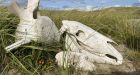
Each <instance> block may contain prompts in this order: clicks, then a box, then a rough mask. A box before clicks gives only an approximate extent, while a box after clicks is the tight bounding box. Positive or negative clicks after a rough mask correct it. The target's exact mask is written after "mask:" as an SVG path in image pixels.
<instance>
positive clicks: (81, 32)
mask: <svg viewBox="0 0 140 75" xmlns="http://www.w3.org/2000/svg"><path fill="white" fill-rule="evenodd" d="M82 34H84V32H83V31H82V30H78V32H77V33H76V34H75V35H76V36H80V35H82Z"/></svg>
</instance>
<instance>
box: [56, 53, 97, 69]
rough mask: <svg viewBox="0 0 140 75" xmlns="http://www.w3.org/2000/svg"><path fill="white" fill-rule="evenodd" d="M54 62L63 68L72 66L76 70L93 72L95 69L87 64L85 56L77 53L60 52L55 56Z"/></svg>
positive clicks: (90, 64) (92, 65)
mask: <svg viewBox="0 0 140 75" xmlns="http://www.w3.org/2000/svg"><path fill="white" fill-rule="evenodd" d="M55 58H56V62H57V64H58V65H59V66H64V68H66V67H69V66H74V67H75V68H76V69H78V70H84V71H93V70H95V69H96V67H95V65H94V64H92V63H91V62H89V61H88V60H87V59H85V58H86V56H85V55H83V54H82V53H78V52H71V51H62V52H59V53H58V54H57V55H56V56H55Z"/></svg>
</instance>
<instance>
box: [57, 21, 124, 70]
mask: <svg viewBox="0 0 140 75" xmlns="http://www.w3.org/2000/svg"><path fill="white" fill-rule="evenodd" d="M62 22H63V26H62V27H61V29H60V32H61V34H64V33H65V34H66V36H65V47H66V49H67V50H68V51H69V53H70V54H71V56H70V57H68V58H67V59H68V60H73V59H74V58H71V57H72V55H73V52H77V53H81V56H82V55H83V56H86V57H85V59H86V60H85V61H88V62H91V63H105V64H112V65H120V64H122V61H123V57H122V55H121V54H120V53H119V52H118V51H117V50H116V49H115V48H114V47H113V44H114V45H117V43H116V42H114V41H113V40H111V39H110V38H107V37H106V36H104V35H102V34H100V33H98V32H97V31H95V30H93V29H91V28H90V27H88V26H86V25H84V24H82V23H80V22H76V21H68V20H64V21H62ZM58 54H59V53H58ZM61 56H63V54H62V53H60V54H59V55H56V60H57V61H59V62H60V61H61V59H62V57H61ZM59 62H58V63H59ZM58 65H60V64H58ZM60 66H61V65H60ZM87 67H88V66H85V68H87Z"/></svg>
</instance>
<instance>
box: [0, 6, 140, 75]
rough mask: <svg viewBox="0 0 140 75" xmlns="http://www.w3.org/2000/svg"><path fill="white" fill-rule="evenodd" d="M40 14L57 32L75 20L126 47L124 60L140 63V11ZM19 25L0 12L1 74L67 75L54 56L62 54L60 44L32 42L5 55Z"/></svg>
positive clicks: (116, 9)
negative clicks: (48, 44)
mask: <svg viewBox="0 0 140 75" xmlns="http://www.w3.org/2000/svg"><path fill="white" fill-rule="evenodd" d="M40 13H41V15H46V16H49V17H50V18H51V19H52V20H53V21H54V22H55V24H56V25H57V27H58V28H60V27H61V25H62V22H61V21H62V20H74V21H79V22H81V23H83V24H86V25H88V26H90V27H91V28H93V29H95V30H96V31H98V32H100V33H102V34H104V35H106V36H108V37H110V38H112V39H113V40H114V41H116V42H117V43H118V44H120V45H124V46H125V47H127V50H126V51H125V52H126V56H125V57H126V58H128V59H130V60H131V61H133V62H136V63H140V8H109V9H104V10H99V11H94V12H93V11H92V12H80V11H75V10H73V11H49V10H41V11H40ZM136 20H138V21H137V22H136ZM18 22H19V19H18V18H17V17H16V16H14V15H12V14H10V13H9V12H8V10H7V9H6V8H0V73H1V74H2V75H7V74H8V73H10V74H11V73H14V72H13V71H16V73H22V75H25V74H26V75H27V74H31V75H39V74H44V73H46V74H47V75H52V74H54V75H68V74H69V73H70V72H69V70H67V69H66V70H64V69H62V68H57V66H56V63H55V59H54V57H55V54H56V53H57V52H59V51H60V50H63V45H61V44H59V43H58V44H55V45H53V46H45V45H44V44H40V43H35V42H32V43H30V44H27V45H24V46H21V47H20V48H17V49H15V50H14V51H12V52H11V53H9V54H6V53H5V50H4V48H5V47H6V46H8V45H10V44H12V43H13V42H14V37H15V36H14V32H15V29H16V26H17V24H18ZM139 67H140V66H139ZM55 68H57V69H55ZM12 70H13V71H12ZM11 71H12V72H11ZM74 74H75V75H77V74H78V73H77V72H75V73H74ZM11 75H12V74H11ZM13 75H16V74H13Z"/></svg>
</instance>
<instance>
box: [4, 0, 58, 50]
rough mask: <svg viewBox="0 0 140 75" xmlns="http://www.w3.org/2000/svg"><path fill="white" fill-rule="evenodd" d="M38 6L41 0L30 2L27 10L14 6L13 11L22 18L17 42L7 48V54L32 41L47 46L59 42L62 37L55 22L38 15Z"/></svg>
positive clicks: (29, 0) (17, 31)
mask: <svg viewBox="0 0 140 75" xmlns="http://www.w3.org/2000/svg"><path fill="white" fill-rule="evenodd" d="M38 4H39V0H28V5H27V8H26V9H22V8H20V7H19V6H18V5H17V4H16V2H14V3H13V4H12V6H11V7H13V8H12V10H14V11H15V12H14V13H15V14H16V15H17V16H18V17H19V18H20V23H19V24H18V26H17V29H16V33H15V35H16V42H15V43H14V44H12V45H10V46H8V47H6V48H5V49H6V51H7V52H9V51H11V50H12V49H14V48H17V47H19V46H20V45H23V44H27V43H29V42H31V41H32V40H34V41H37V42H41V43H46V44H51V43H54V42H58V41H59V38H60V35H59V32H58V29H57V27H56V26H55V24H54V22H53V21H52V20H51V19H50V18H49V17H47V16H39V15H37V14H36V13H37V8H38ZM35 17H36V18H35Z"/></svg>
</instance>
